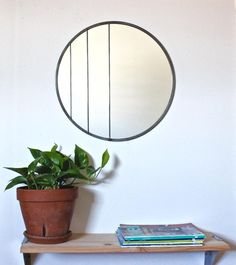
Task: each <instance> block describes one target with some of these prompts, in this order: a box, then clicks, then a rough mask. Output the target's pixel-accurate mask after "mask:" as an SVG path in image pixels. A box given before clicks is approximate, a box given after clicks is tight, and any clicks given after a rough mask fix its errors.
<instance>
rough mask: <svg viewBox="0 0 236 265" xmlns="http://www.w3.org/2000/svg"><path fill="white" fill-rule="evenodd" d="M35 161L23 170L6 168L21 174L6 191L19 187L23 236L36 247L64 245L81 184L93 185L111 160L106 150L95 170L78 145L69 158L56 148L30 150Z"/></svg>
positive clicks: (18, 196)
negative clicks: (23, 227)
mask: <svg viewBox="0 0 236 265" xmlns="http://www.w3.org/2000/svg"><path fill="white" fill-rule="evenodd" d="M29 150H30V152H31V155H32V156H33V158H34V159H33V161H32V162H31V163H30V164H29V165H28V166H27V167H22V168H13V167H6V168H7V169H9V170H12V171H14V172H16V173H18V174H19V176H17V177H15V178H13V179H11V180H10V182H9V184H8V185H7V186H6V189H5V190H8V189H10V188H12V187H14V186H16V185H19V184H23V186H21V187H18V188H17V199H18V200H19V202H20V207H21V212H22V215H23V219H24V222H25V227H26V231H25V232H24V235H25V236H26V237H27V238H28V240H29V241H31V242H34V243H46V244H48V243H61V242H65V241H67V240H68V238H69V237H70V235H71V231H70V230H69V227H70V222H71V218H72V215H73V208H74V202H75V199H76V198H77V194H78V184H82V183H85V184H94V183H96V182H97V177H98V175H99V174H100V172H101V170H102V169H103V168H104V167H105V165H106V164H107V162H108V160H109V153H108V151H107V150H106V151H105V152H104V153H103V155H102V162H101V165H100V166H99V167H98V168H95V167H94V166H93V165H92V163H91V162H90V159H89V155H88V153H87V152H86V151H85V150H83V149H82V148H80V147H79V146H77V145H75V149H74V156H73V157H71V156H70V155H69V156H67V155H65V154H63V153H62V152H61V150H59V149H58V145H56V144H55V145H54V146H53V147H52V148H51V150H50V151H41V150H39V149H34V148H29Z"/></svg>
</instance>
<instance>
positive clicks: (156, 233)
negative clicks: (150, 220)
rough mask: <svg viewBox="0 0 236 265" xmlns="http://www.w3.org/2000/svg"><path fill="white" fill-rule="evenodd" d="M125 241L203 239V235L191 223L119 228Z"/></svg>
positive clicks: (124, 225)
mask: <svg viewBox="0 0 236 265" xmlns="http://www.w3.org/2000/svg"><path fill="white" fill-rule="evenodd" d="M119 230H120V233H121V235H122V236H123V238H124V239H125V240H161V239H162V240H164V239H204V238H205V234H204V233H203V232H202V231H201V230H199V229H198V228H197V227H196V226H194V225H193V224H192V223H186V224H170V225H128V224H121V225H120V226H119Z"/></svg>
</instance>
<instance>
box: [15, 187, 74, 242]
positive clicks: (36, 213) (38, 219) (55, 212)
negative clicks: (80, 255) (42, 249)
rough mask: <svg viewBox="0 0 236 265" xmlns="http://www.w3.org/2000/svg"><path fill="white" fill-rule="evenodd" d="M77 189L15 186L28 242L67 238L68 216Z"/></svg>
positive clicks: (71, 213) (70, 214)
mask: <svg viewBox="0 0 236 265" xmlns="http://www.w3.org/2000/svg"><path fill="white" fill-rule="evenodd" d="M77 195H78V188H76V187H73V188H67V189H58V190H29V189H27V188H22V187H21V188H18V189H17V199H18V200H19V202H20V207H21V212H22V215H23V218H24V222H25V227H26V231H25V232H24V235H25V236H26V237H27V238H28V240H29V241H31V242H34V243H41V244H44V243H45V244H50V243H51V244H56V243H62V242H65V241H67V240H68V239H69V237H70V235H71V231H70V230H69V227H70V223H71V218H72V215H73V210H74V203H75V199H76V198H77Z"/></svg>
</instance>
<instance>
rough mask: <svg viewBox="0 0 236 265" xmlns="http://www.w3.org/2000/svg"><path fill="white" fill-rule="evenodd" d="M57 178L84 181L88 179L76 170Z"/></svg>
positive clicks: (70, 170) (66, 172)
mask: <svg viewBox="0 0 236 265" xmlns="http://www.w3.org/2000/svg"><path fill="white" fill-rule="evenodd" d="M58 178H64V179H65V178H76V179H85V180H87V179H88V178H87V177H86V176H84V175H83V174H82V173H81V172H80V170H79V169H78V168H71V169H69V170H67V171H64V172H62V173H61V174H60V175H59V176H58Z"/></svg>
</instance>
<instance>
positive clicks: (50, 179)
mask: <svg viewBox="0 0 236 265" xmlns="http://www.w3.org/2000/svg"><path fill="white" fill-rule="evenodd" d="M35 181H36V183H37V186H39V187H40V186H47V187H51V188H55V187H56V181H55V179H54V176H52V175H50V174H42V175H40V176H38V177H37V178H36V179H35Z"/></svg>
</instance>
